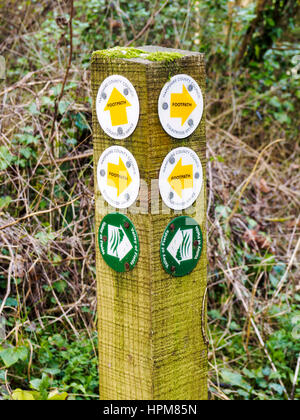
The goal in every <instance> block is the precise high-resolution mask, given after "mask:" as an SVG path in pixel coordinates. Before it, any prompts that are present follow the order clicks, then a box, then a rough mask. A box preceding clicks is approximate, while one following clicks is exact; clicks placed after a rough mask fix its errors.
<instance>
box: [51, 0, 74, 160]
mask: <svg viewBox="0 0 300 420" xmlns="http://www.w3.org/2000/svg"><path fill="white" fill-rule="evenodd" d="M70 3H71V11H70V20H69V32H70V54H69V62H68V65H67V69H66V73H65V77H64V81H63V84H62V87H61V91H60V94H59V96H58V98H57V99H56V101H55V107H54V116H53V122H52V128H51V132H50V144H51V149H52V155H53V156H54V141H53V136H54V130H55V123H56V120H57V115H58V107H59V104H60V101H61V100H62V97H63V94H64V91H65V86H66V83H67V80H68V77H69V73H70V69H71V64H72V56H73V16H74V0H70Z"/></svg>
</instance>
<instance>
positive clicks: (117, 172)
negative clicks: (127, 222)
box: [97, 146, 140, 209]
mask: <svg viewBox="0 0 300 420" xmlns="http://www.w3.org/2000/svg"><path fill="white" fill-rule="evenodd" d="M97 181H98V187H99V189H100V191H101V194H102V196H103V197H104V199H105V200H106V201H107V202H108V204H110V205H111V206H112V207H115V208H118V209H126V208H128V207H130V206H131V205H132V204H133V203H134V202H135V200H136V199H137V197H138V194H139V189H140V172H139V168H138V165H137V162H136V160H135V158H134V157H133V155H132V154H131V153H130V152H129V150H127V149H125V147H121V146H111V147H109V148H108V149H106V150H105V151H104V152H103V153H102V155H101V156H100V159H99V162H98V167H97Z"/></svg>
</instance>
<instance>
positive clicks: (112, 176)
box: [107, 157, 132, 197]
mask: <svg viewBox="0 0 300 420" xmlns="http://www.w3.org/2000/svg"><path fill="white" fill-rule="evenodd" d="M107 172H108V174H107V185H108V186H110V187H113V188H116V189H117V196H118V197H119V195H120V194H122V192H124V191H125V190H126V188H128V187H129V185H130V184H131V182H132V178H131V176H130V175H129V172H128V170H127V168H126V166H125V165H124V162H123V160H122V159H121V158H120V157H119V164H118V165H115V164H114V163H108V165H107Z"/></svg>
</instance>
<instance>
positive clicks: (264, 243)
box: [243, 229, 271, 249]
mask: <svg viewBox="0 0 300 420" xmlns="http://www.w3.org/2000/svg"><path fill="white" fill-rule="evenodd" d="M243 238H244V241H245V242H246V243H247V244H248V245H249V246H251V247H252V248H256V247H258V248H259V249H269V248H270V246H271V244H270V242H269V240H268V239H267V238H266V237H265V236H264V235H263V234H262V233H260V232H258V231H257V230H250V229H248V230H247V231H246V232H245V234H244V237H243Z"/></svg>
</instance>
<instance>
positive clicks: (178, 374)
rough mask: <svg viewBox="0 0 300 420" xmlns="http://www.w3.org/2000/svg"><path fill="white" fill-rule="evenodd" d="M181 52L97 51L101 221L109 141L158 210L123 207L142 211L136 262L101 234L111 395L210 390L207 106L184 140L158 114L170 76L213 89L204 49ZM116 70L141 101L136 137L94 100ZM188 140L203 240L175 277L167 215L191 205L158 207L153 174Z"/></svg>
mask: <svg viewBox="0 0 300 420" xmlns="http://www.w3.org/2000/svg"><path fill="white" fill-rule="evenodd" d="M151 48H152V50H153V47H143V49H145V50H146V49H147V50H151ZM154 50H158V48H157V47H154ZM160 50H162V51H167V52H168V51H173V52H174V51H175V50H166V49H160ZM182 53H183V57H182V58H181V59H178V60H176V62H174V63H166V62H150V61H147V60H144V59H139V58H135V59H129V60H127V59H119V58H110V59H107V58H103V57H101V56H99V55H97V54H94V55H93V58H92V91H93V131H94V166H95V194H96V231H98V228H99V225H100V223H101V220H102V218H103V217H104V215H105V214H107V212H111V211H114V209H112V208H108V206H107V205H106V204H105V205H103V202H102V199H101V194H100V191H99V189H98V186H97V182H96V168H97V163H98V160H99V157H100V155H101V154H102V152H103V151H104V150H105V149H106V148H107V147H110V146H112V145H115V144H117V145H121V146H123V147H126V148H127V149H128V150H130V151H131V153H133V155H134V157H135V159H136V160H137V163H138V165H139V169H140V175H141V179H143V180H144V181H145V183H146V184H145V185H147V186H148V189H149V193H148V194H147V191H146V193H145V192H144V194H141V195H143V197H144V200H145V197H146V204H147V205H148V206H149V212H145V211H144V214H132V213H131V211H130V209H128V210H127V211H125V212H124V211H121V212H122V213H125V214H127V216H128V217H129V218H130V219H131V220H132V221H133V223H134V225H135V227H136V229H137V232H138V235H139V240H140V257H139V261H138V264H137V266H136V267H135V268H134V270H133V271H131V272H130V273H125V274H118V273H116V272H114V271H113V270H112V269H110V268H109V267H108V266H107V265H106V264H105V262H104V261H103V259H102V257H101V255H100V252H99V248H98V239H97V254H96V260H97V261H96V264H97V286H98V292H97V294H98V314H99V320H98V326H99V373H100V398H101V399H103V400H108V399H112V400H113V399H127V400H135V399H142V400H144V399H149V400H153V399H154V400H155V399H156V400H160V399H166V400H172V399H174V400H176V399H183V400H189V399H207V343H206V337H205V329H206V326H205V322H206V313H205V311H206V309H205V308H206V304H205V302H204V300H205V295H206V293H205V291H206V281H207V274H206V270H207V259H206V217H205V214H206V176H205V166H206V165H205V164H206V135H205V113H204V116H203V119H202V122H201V124H200V126H199V127H198V129H197V130H196V131H195V132H194V133H193V134H192V135H191V136H190V137H189V138H187V139H184V140H175V139H173V138H171V137H170V136H169V135H168V134H166V133H165V131H164V130H163V128H162V126H161V124H160V121H159V117H158V97H159V95H160V91H161V89H162V87H163V86H164V84H165V83H166V82H167V81H168V79H169V78H170V76H174V75H175V74H179V73H185V74H188V75H190V76H191V77H193V78H194V79H195V80H196V81H197V82H198V84H199V85H200V87H201V89H202V92H203V94H204V97H205V68H204V57H203V55H202V54H197V53H189V52H186V51H182ZM113 74H119V75H122V76H125V77H126V78H128V79H129V80H130V82H131V83H132V84H133V85H134V87H135V89H136V91H137V94H138V96H139V100H140V106H141V114H140V120H139V124H138V126H137V129H136V130H135V132H134V133H133V135H132V136H131V137H129V138H128V139H125V140H119V141H118V140H113V139H111V138H109V137H108V136H107V135H106V134H105V133H104V132H103V130H102V129H101V127H100V125H99V123H98V120H97V116H96V110H95V101H96V96H97V92H98V89H99V87H100V85H101V83H102V81H103V80H104V79H105V78H106V77H108V76H110V75H113ZM179 146H187V147H190V148H192V149H193V150H194V151H195V152H196V153H197V154H198V156H199V157H200V159H201V162H202V165H203V169H204V183H203V188H202V192H201V194H200V197H199V199H198V200H197V202H196V204H195V205H194V206H193V207H192V208H191V209H189V210H188V214H189V215H190V216H191V217H194V218H195V219H196V220H197V221H198V223H199V224H200V226H201V228H202V231H203V236H204V248H203V251H202V256H201V259H200V262H199V264H198V266H197V267H196V269H195V270H194V271H193V272H192V273H191V274H190V275H188V276H185V277H182V278H175V277H171V276H170V275H168V274H167V273H166V272H165V271H164V270H163V267H162V265H161V262H160V253H159V251H160V241H161V238H162V235H163V232H164V229H165V228H166V226H167V224H168V223H169V222H170V221H171V220H172V219H173V218H174V217H176V216H177V215H180V214H187V212H175V211H172V210H168V209H166V207H165V206H164V205H162V200H161V198H159V208H160V211H159V212H157V211H156V212H155V211H154V213H156V214H152V213H151V205H152V209H155V208H156V205H157V203H154V202H152V203H151V194H150V191H151V183H152V184H154V185H156V188H158V187H157V184H158V181H157V183H156V182H155V180H158V176H159V170H160V167H161V164H162V162H163V160H164V158H165V156H166V155H167V154H168V153H169V152H170V151H171V150H172V149H174V148H176V147H179ZM144 204H145V202H144ZM162 209H163V212H162ZM203 312H204V313H203Z"/></svg>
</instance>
